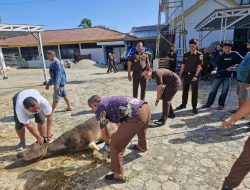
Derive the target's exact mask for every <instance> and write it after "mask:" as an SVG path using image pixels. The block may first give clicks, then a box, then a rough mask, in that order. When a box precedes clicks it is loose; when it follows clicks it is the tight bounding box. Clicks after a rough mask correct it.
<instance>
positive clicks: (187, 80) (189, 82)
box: [182, 74, 199, 108]
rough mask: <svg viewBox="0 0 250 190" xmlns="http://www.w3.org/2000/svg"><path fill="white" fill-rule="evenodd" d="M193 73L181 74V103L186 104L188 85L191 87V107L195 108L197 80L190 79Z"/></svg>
mask: <svg viewBox="0 0 250 190" xmlns="http://www.w3.org/2000/svg"><path fill="white" fill-rule="evenodd" d="M193 77H194V74H184V75H183V91H182V105H187V102H188V93H189V87H190V85H191V88H192V107H193V108H197V102H198V84H199V81H198V80H197V81H192V79H193Z"/></svg>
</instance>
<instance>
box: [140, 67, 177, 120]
mask: <svg viewBox="0 0 250 190" xmlns="http://www.w3.org/2000/svg"><path fill="white" fill-rule="evenodd" d="M142 74H143V75H144V77H145V78H146V79H155V80H156V84H157V97H156V100H155V106H157V105H158V103H159V101H160V100H161V99H162V118H161V119H159V120H158V122H160V123H161V124H162V125H165V124H166V121H167V119H168V118H175V114H174V110H173V108H172V105H171V101H172V99H173V97H174V96H175V94H176V93H177V91H178V89H179V88H180V86H181V80H180V78H179V76H178V75H177V74H175V73H174V72H172V71H170V70H168V69H156V70H155V71H153V70H151V69H148V68H144V69H143V72H142Z"/></svg>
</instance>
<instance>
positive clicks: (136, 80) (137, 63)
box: [128, 41, 150, 100]
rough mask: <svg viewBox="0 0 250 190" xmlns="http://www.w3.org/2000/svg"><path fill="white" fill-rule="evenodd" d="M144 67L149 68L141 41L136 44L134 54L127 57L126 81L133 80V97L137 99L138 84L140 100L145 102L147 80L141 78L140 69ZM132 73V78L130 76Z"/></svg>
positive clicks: (147, 58)
mask: <svg viewBox="0 0 250 190" xmlns="http://www.w3.org/2000/svg"><path fill="white" fill-rule="evenodd" d="M144 67H148V68H149V67H150V61H149V57H148V55H147V54H146V53H144V52H143V43H142V42H141V41H137V42H136V52H134V53H132V55H130V56H129V57H128V80H129V81H131V80H132V78H133V97H134V98H137V97H138V88H139V84H140V87H141V100H145V94H146V83H147V80H146V79H145V77H144V76H142V69H143V68H144ZM131 71H132V72H133V77H132V75H131Z"/></svg>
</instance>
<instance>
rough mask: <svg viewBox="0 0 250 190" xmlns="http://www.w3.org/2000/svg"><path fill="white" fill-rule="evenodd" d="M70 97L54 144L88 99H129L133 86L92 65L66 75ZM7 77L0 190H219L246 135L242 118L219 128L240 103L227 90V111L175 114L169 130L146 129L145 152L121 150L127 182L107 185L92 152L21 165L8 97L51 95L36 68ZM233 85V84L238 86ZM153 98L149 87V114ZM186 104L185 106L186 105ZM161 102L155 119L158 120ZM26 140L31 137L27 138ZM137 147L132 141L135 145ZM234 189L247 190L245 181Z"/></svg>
mask: <svg viewBox="0 0 250 190" xmlns="http://www.w3.org/2000/svg"><path fill="white" fill-rule="evenodd" d="M66 72H67V76H68V85H67V90H68V95H69V96H70V98H71V100H72V102H73V108H74V111H72V112H65V111H64V109H65V104H64V102H63V101H61V102H60V104H59V106H58V108H57V112H56V113H55V119H54V125H53V129H54V138H56V137H58V136H59V135H60V134H62V133H63V132H65V131H67V130H69V129H72V128H73V127H75V126H76V125H77V124H79V123H82V122H83V121H85V120H86V119H87V118H89V117H91V116H93V112H92V111H90V109H89V108H88V106H87V99H88V97H89V96H91V95H93V94H99V95H100V96H102V97H106V96H110V95H132V83H131V82H129V81H128V80H127V73H126V72H124V71H121V72H118V73H111V74H106V68H103V67H100V66H97V65H93V64H91V62H88V61H87V62H84V63H82V64H78V65H76V66H75V67H73V68H72V69H66ZM8 75H9V79H8V80H2V79H0V128H1V133H0V189H3V190H5V189H6V190H7V189H11V190H12V189H13V190H15V189H16V190H19V189H20V190H22V189H25V190H26V189H27V190H29V189H32V190H34V189H35V190H36V189H44V190H52V189H53V190H54V189H55V190H70V189H75V190H78V189H79V190H80V189H107V190H108V189H123V190H125V189H133V190H138V189H149V190H158V189H165V190H178V189H186V190H216V189H220V187H221V185H222V182H223V179H224V177H225V176H226V175H227V174H228V172H229V169H230V167H231V166H232V164H233V162H234V161H235V159H236V158H237V157H238V156H239V154H240V152H241V150H242V148H243V145H244V142H245V140H246V139H247V137H248V136H249V134H250V130H249V128H248V127H247V126H246V123H247V122H248V121H249V117H248V118H246V120H241V121H240V122H239V123H238V124H237V126H236V127H235V128H233V129H228V130H225V129H221V128H219V125H220V123H221V121H222V120H224V119H225V118H226V117H228V116H229V113H228V110H230V109H233V108H235V107H236V105H237V97H236V95H235V89H234V88H232V90H231V92H230V99H229V100H228V106H227V107H226V109H225V110H224V111H217V110H216V105H215V106H214V107H213V108H211V109H207V110H200V112H199V114H198V115H195V116H194V115H193V114H192V112H191V107H190V104H189V106H188V107H187V109H185V110H182V111H179V112H176V115H177V117H176V118H175V119H169V120H168V122H167V125H166V126H164V127H160V128H149V129H148V151H147V152H146V153H143V154H139V153H137V152H133V151H131V150H126V154H125V156H124V158H125V159H124V168H125V174H126V176H127V178H128V182H127V183H126V184H113V185H109V184H107V183H106V182H105V181H104V180H103V176H104V175H105V174H106V173H107V172H108V171H109V170H108V167H107V164H106V163H105V162H104V161H103V160H101V159H98V158H97V157H96V155H93V154H92V152H91V151H85V152H80V153H76V154H68V155H61V156H57V157H52V158H47V159H44V160H41V161H39V162H35V163H24V162H21V161H19V160H18V159H17V158H16V151H15V145H16V144H17V143H18V138H17V135H16V134H15V130H14V122H13V111H12V101H11V98H12V96H13V95H14V94H15V93H16V92H17V91H20V90H22V89H27V88H35V89H38V90H39V91H40V92H41V94H42V95H44V96H45V97H46V98H47V99H48V100H49V101H52V90H50V91H46V90H45V88H44V86H42V85H41V84H42V82H43V75H42V71H41V70H40V69H35V70H34V69H18V70H12V71H9V72H8ZM232 86H235V81H234V82H233V84H232ZM210 87H211V82H201V83H200V91H199V106H200V105H201V104H202V103H204V102H205V101H206V98H207V95H208V92H209V90H210ZM155 97H156V92H155V84H154V81H150V82H149V83H148V90H147V94H146V100H147V101H148V102H149V104H150V106H151V108H153V106H154V100H155ZM180 102H181V91H179V92H178V93H177V95H176V96H175V98H174V100H173V106H174V107H176V106H178V105H179V104H180ZM189 102H190V100H189ZM160 112H161V104H160V105H159V106H158V107H157V108H156V109H155V111H154V113H153V114H152V118H153V119H157V118H158V117H159V116H160ZM26 135H27V142H28V144H31V143H33V142H34V141H35V139H34V138H33V137H32V136H31V135H30V134H29V133H28V132H27V133H26ZM133 143H136V138H135V139H134V140H133ZM238 189H242V190H244V189H250V176H247V177H246V178H245V180H244V181H243V183H242V184H241V186H240V187H239V188H238Z"/></svg>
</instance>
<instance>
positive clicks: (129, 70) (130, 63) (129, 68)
mask: <svg viewBox="0 0 250 190" xmlns="http://www.w3.org/2000/svg"><path fill="white" fill-rule="evenodd" d="M131 67H132V61H131V60H128V80H129V81H131V80H132V76H131Z"/></svg>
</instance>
